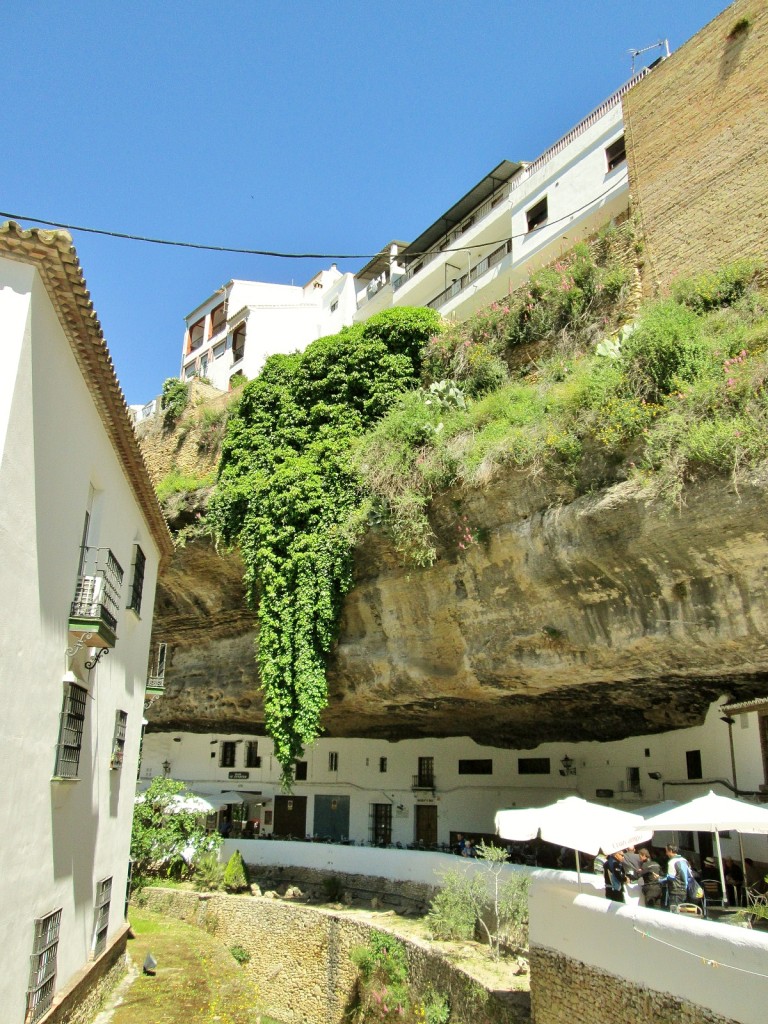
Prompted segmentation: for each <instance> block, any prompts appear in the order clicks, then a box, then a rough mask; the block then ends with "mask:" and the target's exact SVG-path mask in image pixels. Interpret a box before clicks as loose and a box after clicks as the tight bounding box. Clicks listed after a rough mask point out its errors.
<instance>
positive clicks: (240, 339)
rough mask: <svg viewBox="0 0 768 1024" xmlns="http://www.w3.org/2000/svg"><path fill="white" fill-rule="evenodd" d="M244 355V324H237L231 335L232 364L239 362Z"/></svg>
mask: <svg viewBox="0 0 768 1024" xmlns="http://www.w3.org/2000/svg"><path fill="white" fill-rule="evenodd" d="M244 355H245V324H238V325H237V327H236V328H235V330H234V332H233V334H232V362H233V363H237V362H239V361H240V360H241V359H242V358H243V356H244Z"/></svg>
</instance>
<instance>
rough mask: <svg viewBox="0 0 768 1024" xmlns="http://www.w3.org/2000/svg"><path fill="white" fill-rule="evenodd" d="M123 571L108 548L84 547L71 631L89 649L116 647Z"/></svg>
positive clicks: (72, 613)
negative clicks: (85, 643) (80, 638)
mask: <svg viewBox="0 0 768 1024" xmlns="http://www.w3.org/2000/svg"><path fill="white" fill-rule="evenodd" d="M122 585H123V570H122V568H121V566H120V563H119V562H118V560H117V559H116V558H115V556H114V555H113V554H112V552H111V551H110V550H109V548H83V549H82V557H81V559H80V573H79V574H78V577H77V586H76V587H75V598H74V600H73V602H72V605H71V608H70V612H69V632H70V633H73V634H74V635H75V636H77V637H82V638H83V639H84V640H85V641H86V642H87V644H88V646H89V647H114V646H115V642H116V641H117V616H118V612H119V608H120V590H121V588H122Z"/></svg>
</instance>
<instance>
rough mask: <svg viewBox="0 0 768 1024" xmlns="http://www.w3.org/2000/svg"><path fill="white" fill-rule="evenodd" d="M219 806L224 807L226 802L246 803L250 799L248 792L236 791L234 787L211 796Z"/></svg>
mask: <svg viewBox="0 0 768 1024" xmlns="http://www.w3.org/2000/svg"><path fill="white" fill-rule="evenodd" d="M211 799H212V800H213V801H214V802H215V803H216V806H217V807H224V806H225V805H226V804H244V803H245V802H246V800H247V799H248V794H247V793H236V792H235V791H234V790H233V789H231V790H227V791H225V792H224V793H222V794H221V795H220V796H214V797H211Z"/></svg>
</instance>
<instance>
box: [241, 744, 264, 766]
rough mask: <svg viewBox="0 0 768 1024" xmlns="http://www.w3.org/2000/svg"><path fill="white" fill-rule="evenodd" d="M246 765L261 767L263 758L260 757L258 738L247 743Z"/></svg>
mask: <svg viewBox="0 0 768 1024" xmlns="http://www.w3.org/2000/svg"><path fill="white" fill-rule="evenodd" d="M245 767H246V768H261V758H260V757H259V744H258V743H257V742H256V740H248V742H247V743H246V744H245Z"/></svg>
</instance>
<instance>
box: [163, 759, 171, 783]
mask: <svg viewBox="0 0 768 1024" xmlns="http://www.w3.org/2000/svg"><path fill="white" fill-rule="evenodd" d="M170 774H171V762H170V761H168V760H166V761H163V775H164V776H165V778H166V779H167V778H168V776H169V775H170Z"/></svg>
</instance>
